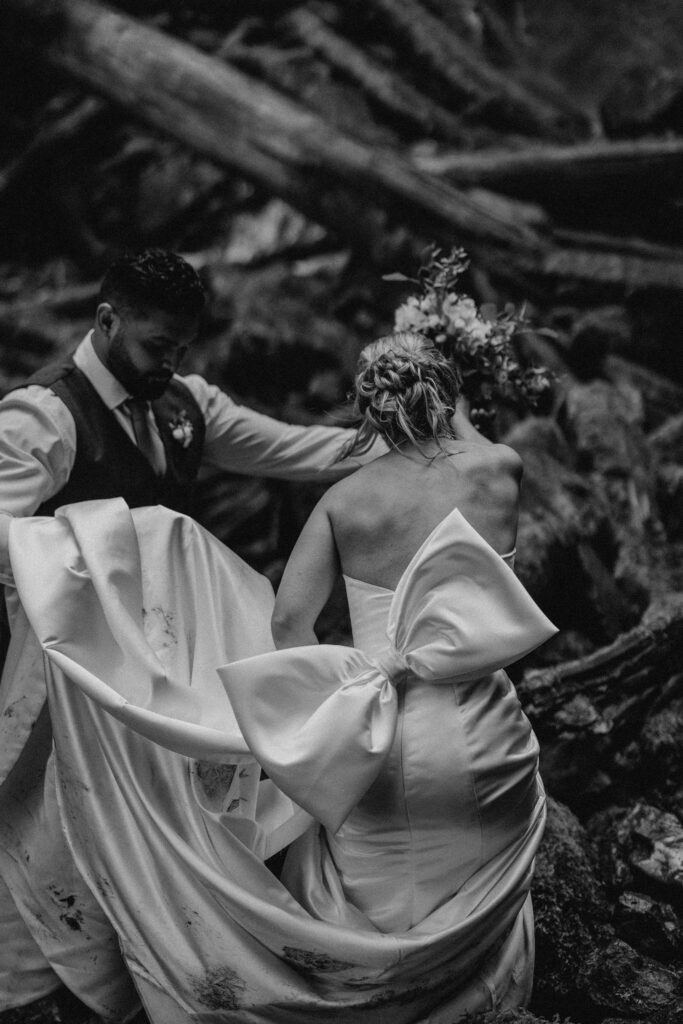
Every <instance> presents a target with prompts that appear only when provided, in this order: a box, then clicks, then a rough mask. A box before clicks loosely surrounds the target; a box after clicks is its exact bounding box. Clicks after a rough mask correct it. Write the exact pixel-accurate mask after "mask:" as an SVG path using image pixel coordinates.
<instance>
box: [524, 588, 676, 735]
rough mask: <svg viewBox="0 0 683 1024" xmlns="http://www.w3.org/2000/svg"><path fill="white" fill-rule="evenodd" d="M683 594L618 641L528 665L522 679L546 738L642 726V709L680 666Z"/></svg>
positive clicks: (529, 708) (659, 605)
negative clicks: (552, 661)
mask: <svg viewBox="0 0 683 1024" xmlns="http://www.w3.org/2000/svg"><path fill="white" fill-rule="evenodd" d="M681 650H683V597H681V595H678V594H677V595H669V596H668V597H667V598H665V599H662V600H659V601H657V602H656V603H654V604H653V605H652V606H651V607H650V608H649V609H648V610H647V612H646V613H645V615H644V616H643V618H642V621H641V622H640V623H639V624H638V625H637V626H635V627H634V628H633V629H630V630H629V631H628V632H626V633H623V634H622V635H621V636H619V637H618V638H617V639H616V640H615V641H614V642H613V643H611V644H608V645H607V646H606V647H603V648H601V649H600V650H597V651H594V652H593V653H591V654H588V655H586V656H585V657H583V658H579V659H577V660H575V661H570V662H566V663H564V664H562V665H556V666H553V667H551V668H542V669H529V670H527V671H526V672H525V673H524V675H523V677H522V679H521V680H520V681H519V683H518V684H517V692H518V694H519V697H520V700H521V702H522V705H523V707H524V710H525V712H526V714H527V715H528V716H529V718H530V720H531V721H532V723H533V725H534V728H535V729H536V730H537V731H538V734H539V736H540V737H541V738H542V739H546V740H547V739H552V738H558V737H570V738H572V739H578V738H586V737H588V738H590V737H591V736H593V737H595V736H604V735H605V734H606V733H609V732H612V731H617V730H619V731H620V732H622V733H623V732H625V731H626V732H628V731H629V730H633V729H638V728H639V727H640V725H641V724H642V721H643V709H644V708H646V707H647V706H648V705H650V704H652V703H654V701H655V699H656V697H657V696H658V695H659V694H660V693H661V691H662V688H663V687H664V685H665V684H666V682H667V681H668V680H669V679H670V678H671V677H672V676H674V675H675V673H676V672H680V669H681Z"/></svg>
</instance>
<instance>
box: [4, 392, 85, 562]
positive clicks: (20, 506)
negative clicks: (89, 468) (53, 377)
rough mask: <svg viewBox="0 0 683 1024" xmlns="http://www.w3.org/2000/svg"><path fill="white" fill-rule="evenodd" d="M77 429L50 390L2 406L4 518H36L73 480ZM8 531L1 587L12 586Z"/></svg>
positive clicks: (18, 395)
mask: <svg viewBox="0 0 683 1024" xmlns="http://www.w3.org/2000/svg"><path fill="white" fill-rule="evenodd" d="M75 456H76V426H75V423H74V421H73V417H72V415H71V413H70V412H69V410H68V409H67V408H66V406H65V405H64V403H63V402H62V401H60V399H59V398H57V396H56V395H55V394H54V393H53V392H52V391H50V390H49V389H48V388H43V387H38V386H36V385H30V386H29V387H26V388H20V389H19V390H17V391H12V392H10V394H9V395H7V397H5V398H3V400H2V401H1V402H0V515H2V517H3V521H4V520H6V518H7V517H8V516H9V517H11V516H31V515H33V514H34V513H35V512H36V510H37V509H38V507H39V506H40V505H42V503H43V502H44V501H47V499H48V498H51V497H53V496H54V495H55V494H57V493H58V492H59V491H61V489H62V487H64V485H65V484H66V482H67V480H68V479H69V475H70V473H71V470H72V468H73V464H74V459H75ZM7 534H8V530H7V529H6V528H3V529H1V530H0V582H7V579H8V573H10V578H11V572H10V569H9V558H8V552H7Z"/></svg>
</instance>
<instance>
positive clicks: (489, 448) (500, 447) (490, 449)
mask: <svg viewBox="0 0 683 1024" xmlns="http://www.w3.org/2000/svg"><path fill="white" fill-rule="evenodd" d="M467 455H468V460H469V462H470V464H471V465H472V468H474V469H484V470H488V471H490V472H493V473H496V472H498V473H509V474H511V475H512V476H515V477H521V475H522V471H523V469H524V463H523V462H522V459H521V457H520V456H519V454H518V453H517V452H516V451H515V449H514V448H510V446H509V445H507V444H487V445H483V444H472V445H471V446H470V447H469V448H468V450H467Z"/></svg>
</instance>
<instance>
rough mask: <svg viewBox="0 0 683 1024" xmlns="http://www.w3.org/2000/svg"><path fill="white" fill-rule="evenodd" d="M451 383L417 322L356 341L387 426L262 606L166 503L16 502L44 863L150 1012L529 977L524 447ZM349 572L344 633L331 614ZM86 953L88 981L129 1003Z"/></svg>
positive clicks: (374, 1018)
mask: <svg viewBox="0 0 683 1024" xmlns="http://www.w3.org/2000/svg"><path fill="white" fill-rule="evenodd" d="M457 397H458V381H457V378H456V376H455V374H454V373H453V370H452V369H451V367H450V365H449V363H448V362H447V361H446V360H445V359H444V358H443V356H442V355H441V354H440V353H439V352H438V351H437V350H436V349H434V348H433V347H432V346H431V345H430V343H429V342H427V341H426V340H425V339H424V338H422V337H421V336H419V335H413V334H397V335H393V336H391V337H389V338H385V339H381V340H380V341H378V342H375V343H374V344H373V345H370V346H369V347H368V348H367V349H365V351H364V352H363V354H362V357H361V362H360V367H359V373H358V378H357V404H358V411H359V413H360V414H361V416H362V425H361V427H360V429H359V432H358V436H357V439H356V442H355V444H354V446H353V447H354V450H358V448H361V449H362V448H363V447H364V446H365V445H366V444H368V443H369V441H370V439H371V438H372V437H373V436H374V435H375V434H376V433H379V434H380V435H381V436H382V437H383V438H384V439H385V440H386V442H387V443H388V446H389V451H388V453H387V454H386V455H384V456H383V457H381V458H380V459H378V460H376V461H375V462H373V463H372V464H371V465H368V466H367V467H364V468H363V469H361V470H359V471H358V472H357V473H356V474H354V475H353V476H351V477H349V478H347V479H346V480H344V481H343V482H341V483H339V484H337V485H335V486H334V487H332V488H331V489H330V490H329V491H328V492H327V493H326V495H325V496H324V498H323V499H322V501H321V502H320V503H319V504H318V506H317V507H316V509H315V510H314V511H313V514H312V515H311V517H310V520H309V522H308V523H307V525H306V527H305V529H304V531H303V533H302V536H301V538H300V540H299V542H298V543H297V545H296V548H295V550H294V552H293V554H292V557H291V559H290V562H289V564H288V566H287V569H286V571H285V575H284V578H283V580H282V584H281V586H280V589H279V592H278V596H277V600H276V602H275V606H274V608H273V602H272V596H271V594H270V591H269V588H268V585H267V583H266V581H264V580H263V579H262V578H261V577H259V576H258V575H257V574H255V573H253V572H252V571H251V570H250V569H248V567H246V566H245V565H244V564H243V563H241V562H240V561H239V559H236V557H235V556H234V555H232V554H231V553H230V552H228V551H227V550H226V549H225V548H223V547H222V545H220V544H218V542H217V541H215V540H214V539H213V538H211V537H209V536H208V535H207V534H206V533H205V532H204V531H202V530H201V529H200V528H199V527H198V526H197V525H196V524H194V523H192V521H191V520H188V519H186V518H185V517H183V516H179V515H177V514H175V513H170V512H168V511H167V510H164V509H159V508H156V509H140V510H132V511H131V510H128V509H127V508H126V507H125V506H124V505H123V503H121V502H117V501H114V502H89V503H84V504H83V505H75V506H69V507H67V508H66V509H63V510H61V512H60V514H59V515H58V516H57V517H56V518H55V519H50V520H46V519H35V520H17V521H16V522H15V523H13V524H12V535H11V551H12V559H13V566H14V570H15V578H16V583H17V589H18V591H19V596H20V598H21V601H22V604H23V608H24V611H25V614H26V621H27V625H26V631H25V632H26V636H27V637H29V635H32V634H35V636H36V637H37V641H36V643H39V644H40V647H41V648H42V650H43V651H44V653H45V655H46V659H45V661H46V665H47V683H46V685H47V693H48V700H49V704H50V716H51V719H52V722H53V728H54V746H55V750H54V754H53V755H52V756H51V758H50V760H49V762H48V768H47V771H46V778H47V780H48V783H49V786H50V787H51V791H54V793H55V794H56V795H55V798H54V801H53V805H54V806H55V807H56V808H57V810H56V811H55V812H54V813H53V814H52V818H51V820H52V819H58V824H59V829H58V830H57V831H59V835H58V834H57V831H55V832H54V833H53V834H52V836H51V841H52V846H51V852H50V857H51V861H53V862H55V863H57V864H59V863H60V857H61V858H62V860H64V858H65V857H66V856H67V854H68V856H69V857H71V858H73V861H74V862H75V864H76V865H77V868H78V871H79V873H80V875H81V877H82V878H83V879H84V881H85V884H86V886H87V890H88V891H89V892H90V894H91V897H92V898H94V900H96V906H95V910H99V911H100V912H101V913H102V914H103V915H104V918H105V920H106V921H108V922H109V923H110V925H111V926H112V927H113V929H114V930H115V932H116V934H117V936H118V940H119V943H120V946H121V951H122V955H123V959H124V961H125V963H126V966H127V968H128V971H129V972H130V974H131V976H132V977H133V979H134V981H135V986H136V989H137V991H138V993H139V995H140V997H141V999H142V1003H143V1005H144V1007H145V1009H146V1011H147V1014H148V1016H149V1017H150V1018H151V1020H152V1021H153V1022H154V1024H187V1022H190V1021H197V1022H199V1021H202V1022H204V1021H206V1022H208V1021H221V1022H226V1024H228V1022H235V1024H237V1022H239V1024H271V1022H272V1024H287V1022H292V1024H294V1022H299V1021H302V1020H306V1021H311V1022H314V1024H318V1022H319V1024H323V1022H338V1024H356V1022H357V1021H359V1020H363V1021H367V1022H369V1024H388V1022H391V1024H417V1022H424V1024H426V1022H430V1024H446V1022H448V1024H451V1022H453V1021H455V1020H457V1019H458V1018H459V1017H461V1016H464V1015H465V1014H467V1013H473V1012H477V1011H481V1010H487V1009H492V1008H495V1009H502V1008H507V1007H512V1006H520V1005H523V1004H524V1003H525V1002H526V1001H527V999H528V997H529V994H530V987H531V980H532V970H533V922H532V911H531V904H530V899H529V895H528V894H529V887H530V882H531V877H532V872H533V862H534V856H535V852H536V849H537V847H538V843H539V841H540V837H541V834H542V829H543V822H544V796H543V789H542V786H541V783H540V780H539V778H538V773H537V759H538V745H537V743H536V739H535V737H534V735H533V732H532V730H531V727H530V725H529V723H528V721H527V719H526V718H525V716H524V714H523V712H522V710H521V708H520V705H519V702H518V700H517V697H516V695H515V692H514V688H513V686H512V684H511V682H510V680H509V679H508V677H507V676H506V674H505V672H504V671H503V670H502V669H503V666H505V665H507V664H510V663H511V662H513V661H515V660H517V659H518V658H520V657H523V656H524V655H525V654H527V653H528V652H529V651H531V650H533V649H534V648H535V647H537V646H538V645H539V644H540V643H542V642H543V641H545V640H546V639H548V638H549V637H550V636H551V635H552V634H553V633H554V632H555V629H554V627H553V626H552V624H551V623H550V622H549V621H548V620H547V619H546V618H545V616H544V615H543V613H542V612H541V611H540V609H538V608H537V606H536V605H535V604H534V602H533V601H532V600H531V598H530V597H529V595H528V594H527V593H526V591H525V590H524V588H523V587H522V586H521V584H520V583H519V582H518V581H517V579H516V577H515V575H514V572H513V570H512V562H513V558H514V540H515V531H516V520H517V499H518V488H519V480H520V476H521V465H520V460H519V458H518V457H517V456H516V454H515V453H514V452H512V451H511V450H510V449H508V448H506V447H505V446H503V445H490V444H488V443H487V442H484V441H483V439H481V438H479V437H478V435H477V434H476V432H475V431H474V430H473V428H471V427H469V424H467V423H466V421H465V422H464V423H463V419H462V417H461V418H460V419H459V418H458V416H457V415H456V416H455V417H454V412H455V404H456V399H457ZM453 424H455V426H454V425H453ZM36 565H40V567H41V572H40V573H37V572H36ZM339 572H341V573H342V574H343V577H344V581H345V586H346V591H347V595H348V601H349V608H350V612H351V619H352V627H353V643H354V646H353V647H341V646H334V645H325V644H322V645H319V644H318V643H317V640H316V637H315V632H314V626H315V622H316V619H317V617H318V615H319V613H320V611H321V609H322V607H323V605H324V604H325V602H326V599H327V597H328V595H329V593H330V590H331V588H332V586H333V583H334V580H335V578H336V576H337V574H338V573H339ZM38 579H40V580H41V581H42V582H41V583H40V584H38V583H37V580H38ZM46 579H47V580H48V581H49V583H48V584H47V585H46V584H45V582H44V581H45V580H46ZM271 612H272V633H273V637H274V640H275V646H276V647H277V648H279V649H278V650H272V649H270V648H271V647H272V644H271V642H270V639H269V628H268V626H269V620H270V616H271ZM29 625H30V627H32V630H30V629H29ZM26 650H27V654H26V657H27V658H30V659H32V661H31V664H33V663H34V662H35V651H34V650H33V648H32V647H31V642H30V640H27V648H26ZM264 652H265V653H264ZM17 656H18V657H20V656H21V652H19V654H18V655H17ZM216 666H222V667H221V668H219V671H218V674H216V672H215V667H216ZM60 843H62V844H63V845H64V847H65V850H64V851H62V852H60V851H61V847H60ZM287 846H288V847H289V848H288V851H287V855H286V859H285V864H284V869H283V872H282V877H281V879H278V878H276V877H275V876H274V875H273V874H272V873H271V872H270V871H269V870H268V868H267V867H266V866H265V864H264V861H265V860H266V859H267V858H268V857H270V856H272V855H273V854H274V853H275V852H277V851H278V850H280V849H283V848H284V847H287ZM16 885H17V887H19V886H20V879H18V880H17V882H16ZM79 900H80V901H81V902H83V900H84V898H82V897H81V896H80V895H79V897H78V899H76V897H75V896H74V900H72V903H71V904H69V907H70V912H71V914H72V917H74V918H75V919H78V918H77V915H78V914H81V918H80V920H82V921H84V922H85V923H86V924H87V922H88V921H89V920H91V919H94V918H95V916H96V915H95V913H94V912H91V913H90V916H89V911H88V907H86V906H85V903H83V906H81V903H79ZM74 901H75V902H74ZM52 902H53V903H54V900H53V901H52ZM49 903H50V901H49V900H48V899H46V900H45V901H44V905H43V906H42V907H40V908H39V909H40V919H41V922H42V927H44V926H45V922H46V920H47V919H48V918H49V911H50V907H49ZM62 909H63V908H62ZM93 949H95V945H93ZM96 959H97V958H96V957H95V958H94V960H96ZM102 959H103V960H104V958H102ZM115 968H116V965H115V963H114V962H113V961H112V959H111V958H109V959H108V960H107V961H106V972H108V975H107V977H108V978H110V977H111V975H112V974H113V973H114V972H115ZM55 969H57V967H55ZM98 969H100V970H104V968H102V967H100V968H97V967H96V966H95V965H94V963H93V965H92V966H91V965H88V970H90V972H91V974H90V975H89V977H88V984H87V985H85V984H84V985H83V987H82V989H81V990H80V991H79V994H81V998H83V999H84V1001H86V1002H88V1005H91V1006H93V1008H95V1009H97V1011H98V1012H99V1013H100V1014H101V1015H102V1016H104V1017H105V1018H106V1019H109V1020H117V1019H122V1016H121V1014H120V1013H119V1015H118V1016H117V1015H116V1014H115V1013H113V1012H111V1010H110V1011H109V1013H107V1007H106V1000H105V999H103V998H101V991H103V990H104V989H103V986H104V982H103V983H102V985H100V990H99V991H100V995H98V984H97V979H96V980H95V981H93V976H94V975H93V972H96V971H97V970H98ZM84 973H85V974H87V970H86V971H84ZM77 982H78V979H76V981H75V982H74V979H73V977H71V978H69V984H70V985H71V987H73V988H76V989H77ZM109 983H110V982H109Z"/></svg>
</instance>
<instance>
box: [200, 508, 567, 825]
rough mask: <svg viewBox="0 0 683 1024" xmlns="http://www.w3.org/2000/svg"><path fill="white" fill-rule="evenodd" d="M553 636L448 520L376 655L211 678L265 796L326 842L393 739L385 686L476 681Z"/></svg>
mask: <svg viewBox="0 0 683 1024" xmlns="http://www.w3.org/2000/svg"><path fill="white" fill-rule="evenodd" d="M556 632H557V629H556V627H555V626H554V625H553V624H552V623H551V622H550V620H549V619H548V618H546V616H545V615H544V614H543V612H542V611H541V610H540V608H539V607H538V606H537V605H536V603H535V602H534V601H533V600H532V598H531V597H530V596H529V594H528V593H527V591H526V590H525V589H524V587H523V586H522V584H521V583H520V582H519V580H518V579H517V577H516V576H515V574H514V573H513V572H512V570H511V569H510V568H509V567H508V566H507V565H506V564H505V562H504V561H503V560H502V558H501V557H500V556H499V555H498V554H496V552H495V551H493V549H492V548H491V547H490V546H489V545H488V544H487V543H486V541H484V540H483V538H482V537H481V536H480V535H479V534H478V533H477V532H476V531H475V530H474V529H473V528H472V527H471V526H470V525H469V523H468V522H467V520H466V519H465V518H464V517H463V516H462V515H461V514H460V512H458V510H457V509H456V510H454V511H453V512H452V513H451V514H450V515H449V516H447V517H446V518H445V519H444V520H443V521H442V522H441V523H439V525H438V526H437V527H436V528H435V530H434V531H433V532H432V533H431V534H430V536H429V537H428V538H427V540H426V541H425V542H424V544H423V545H422V547H421V548H420V549H419V551H418V552H417V553H416V554H415V556H414V557H413V559H412V560H411V562H410V564H409V566H408V568H407V569H406V570H405V572H404V573H403V576H402V577H401V579H400V581H399V584H398V586H397V588H396V591H395V593H394V596H393V599H392V602H391V608H390V612H389V621H388V627H387V652H386V655H383V656H382V657H381V658H379V659H376V658H371V657H369V656H368V655H366V654H365V653H364V652H363V651H360V650H358V649H356V648H353V647H341V646H336V645H330V644H321V645H319V646H308V647H295V648H290V649H288V650H282V651H274V652H270V653H268V654H263V655H256V656H255V657H251V658H247V659H245V660H242V661H238V662H233V663H232V664H230V665H225V666H223V667H221V668H220V669H219V670H218V673H219V675H220V677H221V679H222V681H223V685H224V686H225V689H226V691H227V694H228V696H229V698H230V703H231V704H232V708H233V711H234V713H235V716H236V718H237V721H238V723H239V726H240V729H241V731H242V734H243V735H244V737H245V739H246V741H247V744H248V746H249V748H250V750H251V751H252V753H253V754H254V756H255V757H256V759H257V760H258V761H259V762H260V763H261V764H262V765H263V767H264V768H265V770H266V771H267V773H268V775H269V776H270V777H271V778H272V779H273V781H274V782H275V784H276V785H277V786H278V787H279V788H280V789H282V790H283V791H284V792H285V793H286V794H287V795H288V796H289V797H291V798H292V799H293V800H294V801H295V802H296V803H297V804H299V805H300V806H301V807H303V808H305V810H307V811H309V813H311V814H312V815H313V816H314V817H315V818H317V820H318V821H320V822H322V824H324V825H325V826H326V827H327V828H329V829H331V830H332V831H336V830H337V829H338V828H339V827H340V825H341V824H342V823H343V822H344V820H345V818H346V817H347V816H348V814H349V812H350V811H351V810H352V808H353V807H354V806H355V805H356V804H357V803H358V801H359V800H360V798H361V797H362V796H363V794H364V793H365V792H366V791H367V789H368V788H369V786H370V785H371V784H372V782H373V781H374V779H375V778H376V776H377V774H378V773H379V771H380V769H381V767H382V764H383V763H384V761H385V759H386V757H387V756H388V754H389V751H390V749H391V745H392V742H393V738H394V733H395V731H396V721H397V706H398V701H397V694H396V684H397V683H400V682H401V681H402V680H404V679H407V684H408V685H409V679H410V677H411V676H413V677H417V678H419V679H422V680H426V681H429V682H431V683H434V684H435V685H438V684H439V683H440V682H445V683H457V682H465V681H468V680H472V679H477V678H479V677H482V676H485V675H487V674H488V673H490V672H492V671H494V670H496V669H499V668H502V667H504V666H505V665H509V664H511V663H512V662H514V661H517V660H518V659H519V658H521V657H523V656H524V655H525V654H528V653H529V652H530V651H532V650H533V649H534V648H535V647H538V646H539V644H541V643H543V642H544V641H545V640H548V639H549V638H550V637H551V636H553V635H554V634H555V633H556Z"/></svg>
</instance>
